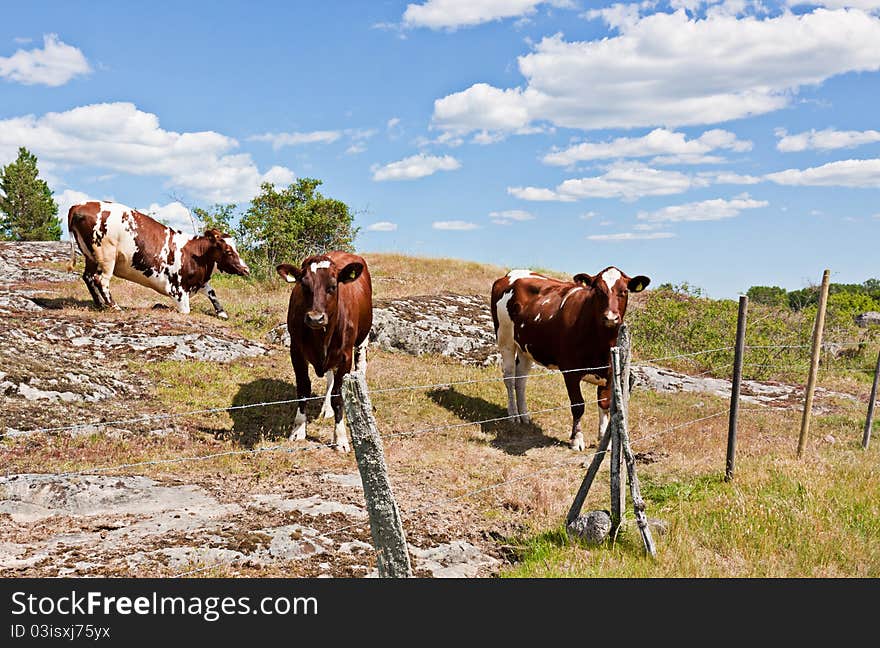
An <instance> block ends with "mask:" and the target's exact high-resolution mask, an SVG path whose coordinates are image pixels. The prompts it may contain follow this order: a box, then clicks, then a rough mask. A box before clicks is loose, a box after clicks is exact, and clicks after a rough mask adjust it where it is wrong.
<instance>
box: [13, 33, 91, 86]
mask: <svg viewBox="0 0 880 648" xmlns="http://www.w3.org/2000/svg"><path fill="white" fill-rule="evenodd" d="M91 71H92V68H91V67H90V66H89V62H88V61H87V60H86V57H85V55H84V54H83V53H82V52H81V51H80V50H79V49H77V48H76V47H74V46H73V45H68V44H67V43H63V42H62V41H61V40H59V39H58V36H57V35H56V34H46V35H45V36H43V49H39V48H37V49H32V50H23V49H20V50H18V51H17V52H16V53H15V54H13V55H12V56H0V78H5V79H8V80H9V81H15V82H16V83H23V84H25V85H46V86H50V87H55V86H61V85H64V84H65V83H67V82H68V81H70V80H71V79H73V78H74V77H77V76H80V75H84V74H88V73H90V72H91Z"/></svg>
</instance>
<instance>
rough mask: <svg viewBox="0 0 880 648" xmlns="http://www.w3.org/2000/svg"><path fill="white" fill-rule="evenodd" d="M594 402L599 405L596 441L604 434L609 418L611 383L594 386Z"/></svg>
mask: <svg viewBox="0 0 880 648" xmlns="http://www.w3.org/2000/svg"><path fill="white" fill-rule="evenodd" d="M596 404H597V405H598V406H599V436H598V437H597V439H598V441H597V443H598V442H599V441H601V440H602V435H603V434H605V430H606V429H607V428H608V422H609V421H610V420H611V385H608V384H606V385H605V386H604V387H603V386H599V387H596Z"/></svg>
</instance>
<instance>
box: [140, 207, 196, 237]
mask: <svg viewBox="0 0 880 648" xmlns="http://www.w3.org/2000/svg"><path fill="white" fill-rule="evenodd" d="M138 211H142V212H144V213H145V214H147V215H148V216H152V217H153V218H155V219H156V220H157V221H159V222H160V223H164V224H165V225H167V226H168V227H171V228H172V229H176V230H180V231H181V232H183V233H184V234H193V222H194V221H195V223H196V227H197V228H198V227H199V223H198V221H197V220H196V219H195V218H192V217H191V215H190V212H189V209H187V208H186V207H185V206H184V205H183V204H181V203H180V202H178V201H176V200H175V201H174V202H170V203H168V204H167V205H160V204H159V203H151V204H150V206H149V207H147V208H146V209H143V208H141V209H139V210H138ZM195 233H197V234H199V233H201V232H195Z"/></svg>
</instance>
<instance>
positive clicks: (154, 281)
mask: <svg viewBox="0 0 880 648" xmlns="http://www.w3.org/2000/svg"><path fill="white" fill-rule="evenodd" d="M67 228H68V230H69V231H70V263H69V264H68V266H67V269H68V271H70V270H72V269H73V267H74V265H75V264H76V247H75V245H76V246H78V247H79V249H80V252H82V254H83V256H84V257H85V262H86V267H85V271H84V272H83V274H82V278H83V281H84V282H85V284H86V287H88V289H89V293H91V295H92V300H93V301H94V302H95V305H96V306H97V307H98V308H112V309H115V310H121V309H120V307H119V305H118V304H117V303H116V302H115V301H114V300H113V297H112V295H111V294H110V278H111V277H113V276H116V277H122V278H123V279H128V280H129V281H133V282H135V283H137V284H140V285H142V286H146V287H147V288H152V289H153V290H155V291H156V292H158V293H162V294H163V295H167V296H169V297H171V298H172V299H173V300H174V301H175V303H176V306H177V310H178V311H180V312H181V313H189V310H190V308H189V301H190V298H191V297H192V296H193V295H195V294H196V293H199V292H200V293H204V294H205V295H206V296H207V297H208V299H209V300H211V305H212V306H213V307H214V311H215V313H216V314H217V317H219V318H221V319H228V318H229V316H228V315H227V313H226V311H225V310H224V309H223V306H221V305H220V302H219V301H218V299H217V294H216V293H215V292H214V289H213V288H212V287H211V284H210V283H209V281H210V279H211V274H212V273H213V272H214V271H215V270H220V271H222V272H227V273H229V274H234V275H239V276H243V277H247V276H248V275H249V274H250V270H249V269H248V267H247V264H246V263H245V262H244V261H242V259H241V257H240V256H239V255H238V250H237V249H236V247H235V241H233V240H232V238H231V237H229V236H227V235H226V234H223V233H222V232H220V230H217V229H208V230H206V231H205V233H204V234H203V235H201V236H190V235H188V234H183V233H182V232H180V231H178V230H174V229H172V228H170V227H167V226H166V225H163V224H162V223H160V222H159V221H157V220H154V219H153V218H150V217H149V216H147V215H146V214H143V213H141V212H139V211H137V210H135V209H131V208H129V207H126V206H125V205H122V204H119V203H115V202H107V201H101V202H98V201H89V202H84V203H81V204H79V205H74V206H73V207H71V208H70V211H68V213H67Z"/></svg>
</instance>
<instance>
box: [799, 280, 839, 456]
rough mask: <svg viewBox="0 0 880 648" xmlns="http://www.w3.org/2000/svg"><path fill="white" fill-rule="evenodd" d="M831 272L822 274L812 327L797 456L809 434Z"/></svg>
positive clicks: (800, 452) (801, 453)
mask: <svg viewBox="0 0 880 648" xmlns="http://www.w3.org/2000/svg"><path fill="white" fill-rule="evenodd" d="M830 281H831V271H830V270H825V272H823V273H822V288H821V290H820V292H819V311H818V312H817V313H816V324H815V326H814V327H813V350H812V352H811V355H810V377H809V378H808V379H807V392H806V394H804V413H803V416H802V417H801V435H800V437H799V438H798V449H797V456H798V458H800V457H801V455H803V453H804V446H805V445H806V443H807V434H809V432H810V417H811V416H812V415H813V394H814V392H815V391H816V374H817V373H818V372H819V354H820V352H821V351H822V332H823V331H824V329H825V307H826V305H827V304H828V284H829V282H830Z"/></svg>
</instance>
